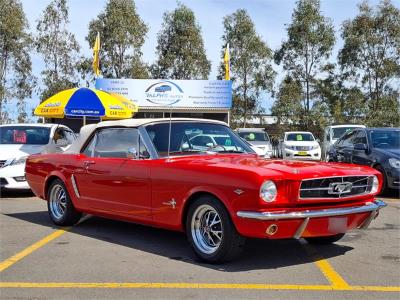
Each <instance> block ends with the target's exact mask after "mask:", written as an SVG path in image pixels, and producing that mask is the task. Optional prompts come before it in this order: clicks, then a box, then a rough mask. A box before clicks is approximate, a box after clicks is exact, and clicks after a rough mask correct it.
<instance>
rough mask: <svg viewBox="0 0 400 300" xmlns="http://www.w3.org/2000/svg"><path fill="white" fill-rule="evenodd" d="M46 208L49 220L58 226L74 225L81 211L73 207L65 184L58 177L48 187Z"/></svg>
mask: <svg viewBox="0 0 400 300" xmlns="http://www.w3.org/2000/svg"><path fill="white" fill-rule="evenodd" d="M63 195H64V197H63ZM57 198H58V199H57ZM60 199H62V200H60ZM47 209H48V212H49V216H50V219H51V221H52V222H53V223H54V224H56V225H59V226H70V225H74V224H76V223H77V222H78V221H79V220H80V218H81V216H82V213H80V212H79V211H77V210H76V209H75V207H74V205H73V203H72V201H71V198H70V196H69V194H68V191H67V189H66V188H65V185H64V183H63V182H62V181H61V180H60V179H55V180H54V181H53V182H52V183H51V185H50V187H49V190H48V192H47Z"/></svg>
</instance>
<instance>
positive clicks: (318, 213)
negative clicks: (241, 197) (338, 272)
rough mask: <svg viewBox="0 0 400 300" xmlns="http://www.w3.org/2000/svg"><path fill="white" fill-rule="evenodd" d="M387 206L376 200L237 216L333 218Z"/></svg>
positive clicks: (239, 212)
mask: <svg viewBox="0 0 400 300" xmlns="http://www.w3.org/2000/svg"><path fill="white" fill-rule="evenodd" d="M385 206H386V203H385V202H383V201H381V200H375V201H374V202H368V203H367V204H365V205H364V206H353V207H343V208H329V209H319V210H304V211H294V212H255V211H238V212H237V214H236V215H237V216H238V217H241V218H246V219H256V220H263V221H269V220H293V219H304V218H321V217H333V216H341V215H350V214H358V213H366V212H373V211H377V210H379V209H381V208H382V207H385Z"/></svg>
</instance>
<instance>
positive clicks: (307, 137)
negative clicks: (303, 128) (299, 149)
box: [286, 133, 314, 142]
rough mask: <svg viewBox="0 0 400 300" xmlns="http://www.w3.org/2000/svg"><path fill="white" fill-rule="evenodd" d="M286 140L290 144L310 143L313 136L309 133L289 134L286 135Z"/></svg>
mask: <svg viewBox="0 0 400 300" xmlns="http://www.w3.org/2000/svg"><path fill="white" fill-rule="evenodd" d="M286 140H287V141H291V142H311V141H314V136H313V135H312V134H311V133H289V134H287V135H286Z"/></svg>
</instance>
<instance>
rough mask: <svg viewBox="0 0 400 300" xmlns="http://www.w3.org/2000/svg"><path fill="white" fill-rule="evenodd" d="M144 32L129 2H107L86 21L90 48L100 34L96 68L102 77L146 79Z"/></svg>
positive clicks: (120, 0) (131, 2)
mask: <svg viewBox="0 0 400 300" xmlns="http://www.w3.org/2000/svg"><path fill="white" fill-rule="evenodd" d="M147 31H148V28H147V26H146V24H145V23H144V22H143V21H142V19H141V18H140V16H139V15H138V14H137V12H136V7H135V3H134V2H133V0H109V1H108V2H107V5H106V8H105V10H104V11H103V12H101V13H100V14H99V15H98V16H97V18H96V19H94V20H92V21H91V22H90V24H89V33H88V36H87V37H86V40H87V41H88V43H89V46H90V48H92V47H93V45H94V41H95V39H96V36H97V33H98V32H99V33H100V44H101V47H100V69H101V73H102V74H103V76H104V77H108V78H142V79H143V78H148V77H149V73H148V67H147V65H146V64H145V63H143V61H142V51H141V48H142V46H143V44H144V41H145V38H146V34H147ZM83 64H84V65H85V63H83ZM86 65H88V64H87V63H86ZM90 68H91V65H90Z"/></svg>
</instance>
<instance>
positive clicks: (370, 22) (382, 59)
mask: <svg viewBox="0 0 400 300" xmlns="http://www.w3.org/2000/svg"><path fill="white" fill-rule="evenodd" d="M342 38H343V40H344V46H343V48H342V49H341V50H340V52H339V63H340V66H341V68H342V70H343V72H344V73H345V74H346V76H347V78H348V79H349V80H351V81H356V83H357V85H358V87H359V88H360V89H362V90H363V92H364V95H365V98H366V99H367V100H368V113H367V122H371V123H373V124H375V125H376V124H378V125H379V124H380V122H379V120H381V122H383V123H382V125H383V124H384V123H385V124H387V121H388V120H387V118H388V117H389V115H391V114H390V113H391V112H394V114H393V115H392V117H393V118H392V119H391V120H392V121H391V122H389V124H392V125H395V124H397V125H398V124H399V123H398V119H399V118H398V117H397V118H396V115H397V116H398V115H399V113H400V110H399V109H400V105H399V96H398V95H399V79H400V10H399V8H397V7H395V6H394V5H393V4H392V3H391V2H390V1H389V0H382V1H381V2H380V4H379V5H378V6H377V7H376V8H375V9H374V8H372V7H370V6H369V4H368V2H362V3H361V4H360V5H359V13H358V15H357V16H356V17H355V18H354V19H352V20H347V21H345V22H344V24H343V27H342ZM388 105H389V106H388ZM389 107H390V109H391V110H392V111H390V112H389V111H388V109H389ZM385 111H386V112H388V113H389V115H386V116H385ZM383 116H385V117H383ZM396 120H397V121H396Z"/></svg>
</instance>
